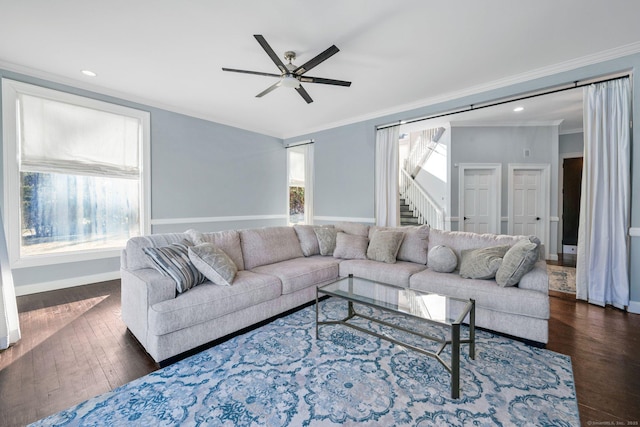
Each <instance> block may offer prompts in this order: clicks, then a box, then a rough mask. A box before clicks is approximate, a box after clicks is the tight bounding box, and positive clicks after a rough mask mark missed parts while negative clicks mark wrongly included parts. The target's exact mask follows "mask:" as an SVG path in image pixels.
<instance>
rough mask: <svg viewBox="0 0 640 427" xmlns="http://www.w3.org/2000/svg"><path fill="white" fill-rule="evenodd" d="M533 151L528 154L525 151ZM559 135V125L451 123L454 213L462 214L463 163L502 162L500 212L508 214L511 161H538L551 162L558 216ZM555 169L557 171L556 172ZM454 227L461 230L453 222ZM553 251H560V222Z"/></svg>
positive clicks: (553, 226)
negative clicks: (495, 125) (460, 190)
mask: <svg viewBox="0 0 640 427" xmlns="http://www.w3.org/2000/svg"><path fill="white" fill-rule="evenodd" d="M525 149H527V150H529V154H530V155H529V157H525V155H524V150H525ZM557 152H558V137H557V127H553V126H515V127H507V126H500V127H489V126H473V127H467V126H465V127H458V126H456V124H455V123H452V125H451V162H452V164H453V168H452V172H451V216H453V217H456V216H459V214H460V212H459V210H458V208H459V206H458V205H459V203H458V202H459V196H458V194H459V193H458V189H459V181H460V179H459V178H460V177H459V172H458V167H457V165H458V164H460V163H501V164H502V195H501V200H502V207H501V213H500V215H501V216H502V217H506V216H507V215H508V212H509V211H508V209H509V203H508V202H509V200H508V182H509V164H510V163H538V164H549V165H551V173H550V174H551V194H550V198H551V204H550V215H551V217H557V216H558V202H557V199H558V173H557V171H558V169H557V166H558V156H557V154H555V153H557ZM554 171H555V172H554ZM452 229H458V228H457V224H455V226H454V224H452ZM550 230H551V233H550V237H549V242H545V243H546V244H548V245H549V253H550V254H556V253H557V240H558V239H557V222H556V223H553V222H552V223H550ZM502 232H503V233H506V232H507V222H505V221H503V222H502Z"/></svg>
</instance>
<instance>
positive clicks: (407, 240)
mask: <svg viewBox="0 0 640 427" xmlns="http://www.w3.org/2000/svg"><path fill="white" fill-rule="evenodd" d="M376 231H402V232H403V233H404V239H402V244H401V245H400V249H399V250H398V255H396V259H397V260H398V261H409V262H415V263H416V264H423V265H424V264H426V263H427V247H428V245H429V226H428V225H420V226H412V225H409V226H405V227H380V226H378V225H372V226H371V227H369V240H371V238H372V237H373V233H375V232H376Z"/></svg>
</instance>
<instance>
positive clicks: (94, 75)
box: [82, 70, 97, 77]
mask: <svg viewBox="0 0 640 427" xmlns="http://www.w3.org/2000/svg"><path fill="white" fill-rule="evenodd" d="M82 74H84V75H85V76H89V77H96V76H97V74H96V73H94V72H93V71H91V70H82Z"/></svg>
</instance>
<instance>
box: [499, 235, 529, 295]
mask: <svg viewBox="0 0 640 427" xmlns="http://www.w3.org/2000/svg"><path fill="white" fill-rule="evenodd" d="M537 261H538V243H535V242H532V241H531V239H522V240H521V241H519V242H518V243H516V244H515V245H513V246H512V247H511V248H510V249H509V250H508V251H507V253H506V254H505V255H504V258H503V260H502V265H501V266H500V268H499V269H498V271H497V272H496V283H497V284H498V285H500V286H502V287H506V286H515V285H517V284H518V283H519V282H520V279H522V276H524V275H525V274H527V273H528V272H529V271H530V270H531V269H532V268H533V266H534V265H535V263H536V262H537Z"/></svg>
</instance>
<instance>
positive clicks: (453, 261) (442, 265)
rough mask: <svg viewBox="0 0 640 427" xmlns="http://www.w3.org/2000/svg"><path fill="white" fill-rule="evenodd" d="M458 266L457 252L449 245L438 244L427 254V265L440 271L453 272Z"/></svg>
mask: <svg viewBox="0 0 640 427" xmlns="http://www.w3.org/2000/svg"><path fill="white" fill-rule="evenodd" d="M457 266H458V258H457V257H456V254H455V252H453V249H451V248H450V247H448V246H444V245H436V246H434V247H432V248H431V250H430V251H429V254H428V256H427V267H429V268H430V269H431V270H433V271H436V272H438V273H451V272H452V271H453V270H455V269H456V267H457Z"/></svg>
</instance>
